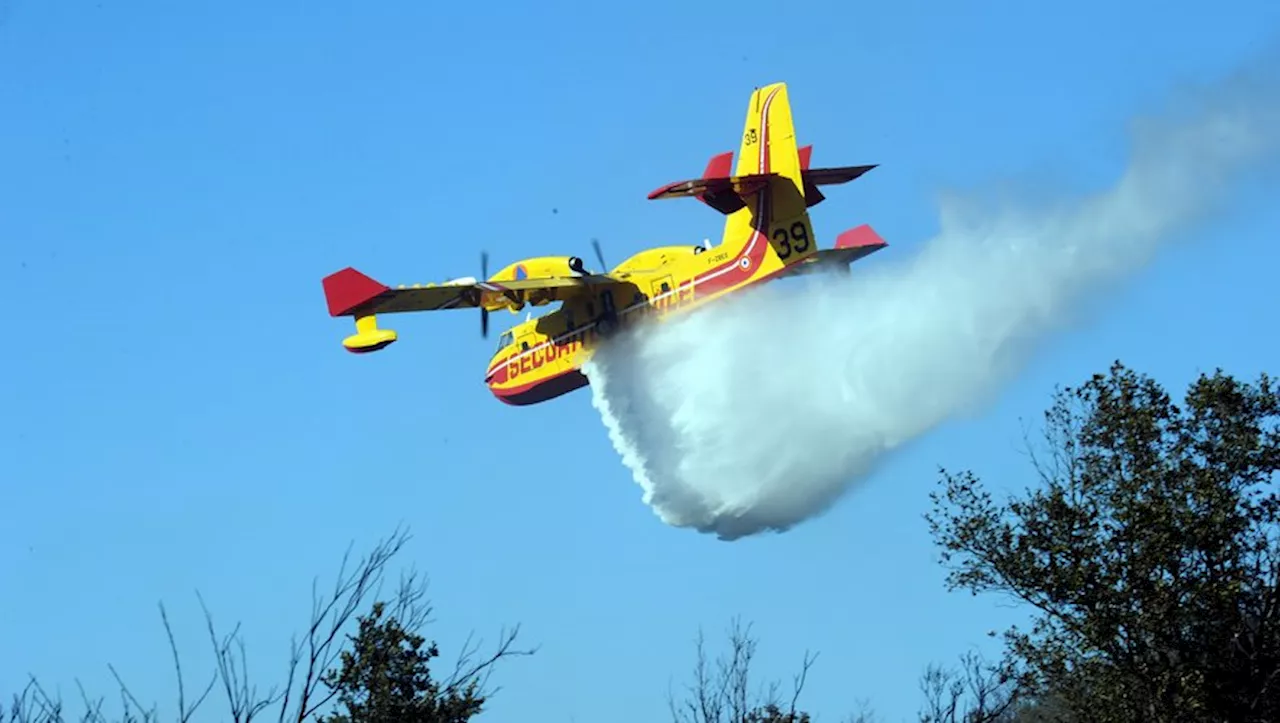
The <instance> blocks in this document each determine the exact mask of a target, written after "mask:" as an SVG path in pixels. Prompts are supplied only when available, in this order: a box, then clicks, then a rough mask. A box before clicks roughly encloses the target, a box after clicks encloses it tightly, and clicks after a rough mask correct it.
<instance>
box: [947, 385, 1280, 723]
mask: <svg viewBox="0 0 1280 723" xmlns="http://www.w3.org/2000/svg"><path fill="white" fill-rule="evenodd" d="M1278 419H1280V397H1278V395H1277V391H1276V390H1275V389H1274V388H1273V385H1272V382H1271V380H1270V379H1269V378H1268V377H1267V376H1266V375H1261V376H1260V377H1259V378H1258V380H1257V381H1256V382H1253V383H1245V382H1241V381H1238V380H1236V379H1235V378H1233V377H1231V376H1229V375H1226V374H1224V373H1223V372H1222V371H1221V370H1218V371H1216V372H1215V373H1214V374H1213V375H1201V376H1200V377H1199V378H1198V379H1197V380H1196V381H1195V382H1194V383H1192V384H1191V385H1190V387H1189V389H1188V390H1187V392H1186V395H1185V397H1184V400H1183V403H1182V404H1181V405H1178V404H1175V403H1174V402H1173V401H1172V400H1171V398H1170V397H1169V395H1168V394H1166V392H1165V391H1164V390H1163V389H1162V388H1161V387H1160V385H1158V384H1157V383H1156V382H1155V381H1153V380H1152V379H1150V378H1148V377H1145V376H1142V375H1140V374H1137V373H1135V372H1133V371H1131V370H1129V369H1127V368H1125V367H1124V366H1123V365H1121V364H1120V363H1119V362H1117V363H1116V364H1115V365H1114V366H1113V367H1112V368H1111V370H1110V372H1109V373H1108V374H1105V375H1103V374H1098V375H1094V376H1093V377H1092V378H1091V379H1090V380H1089V381H1088V382H1087V383H1085V384H1084V385H1082V386H1080V387H1078V388H1066V389H1062V390H1059V391H1058V393H1057V394H1056V396H1055V401H1054V404H1053V405H1052V406H1051V408H1050V409H1049V411H1048V412H1046V414H1045V421H1046V424H1045V429H1044V445H1043V447H1041V449H1039V450H1037V449H1035V448H1032V447H1030V445H1029V451H1030V452H1031V460H1032V466H1033V469H1034V470H1035V471H1036V472H1037V473H1038V476H1039V484H1038V485H1035V486H1029V487H1027V488H1026V489H1025V491H1024V492H1022V493H1020V494H1018V495H1013V496H1011V497H1010V498H1009V499H1008V500H1007V501H1005V502H1002V503H997V502H996V501H994V499H993V496H992V494H991V493H990V492H989V491H988V490H986V489H985V488H984V486H983V484H982V483H981V482H980V481H979V480H978V479H977V478H976V477H975V476H974V475H973V474H972V473H970V472H964V473H960V474H951V473H948V472H947V471H946V470H943V471H942V480H941V490H940V491H939V492H936V493H934V495H933V509H932V511H931V512H930V513H929V514H928V515H927V518H928V521H929V524H930V528H931V530H932V533H933V535H934V537H935V539H936V541H937V543H938V544H939V546H940V547H941V549H942V558H943V562H944V564H945V565H947V566H948V567H949V573H948V578H947V583H948V586H949V587H951V588H952V589H967V590H969V591H971V592H972V593H973V594H978V593H988V592H995V593H1001V594H1004V595H1008V596H1012V597H1013V598H1015V599H1017V600H1020V601H1021V602H1023V603H1026V604H1027V605H1029V606H1030V608H1031V610H1032V612H1033V617H1034V623H1033V625H1032V627H1031V628H1030V630H1028V631H1023V630H1019V629H1018V628H1017V627H1016V626H1015V627H1012V628H1010V629H1009V630H1007V631H1006V633H1005V642H1006V654H1007V664H1008V665H1009V666H1010V669H1011V670H1012V669H1016V672H1017V674H1018V683H1019V687H1020V689H1021V690H1023V691H1025V692H1026V693H1027V694H1028V695H1033V696H1037V697H1038V698H1040V699H1042V700H1044V701H1053V703H1054V704H1055V705H1058V706H1061V708H1062V709H1063V710H1065V711H1066V712H1067V713H1070V714H1074V715H1075V716H1077V717H1078V718H1079V719H1082V720H1091V721H1100V722H1106V721H1138V720H1142V721H1173V720H1177V721H1188V722H1193V721H1209V720H1233V721H1264V720H1280V679H1278V678H1280V628H1278V627H1277V624H1278V623H1280V618H1278V616H1277V608H1278V607H1280V588H1278V586H1277V582H1278V580H1280V545H1278V541H1280V537H1278V536H1277V533H1278V532H1280V528H1278V526H1277V522H1278V521H1280V519H1278V518H1280V498H1278V497H1277V492H1276V490H1275V485H1274V483H1275V481H1276V471H1277V469H1280V429H1278V424H1277V422H1278ZM1046 451H1047V454H1046Z"/></svg>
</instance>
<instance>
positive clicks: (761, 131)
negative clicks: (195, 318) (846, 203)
mask: <svg viewBox="0 0 1280 723" xmlns="http://www.w3.org/2000/svg"><path fill="white" fill-rule="evenodd" d="M812 150H813V147H812V146H805V147H804V148H797V146H796V137H795V127H794V125H793V124H792V120H791V104H790V101H789V100H788V98H787V86H786V84H785V83H775V84H773V85H768V86H765V87H763V88H759V89H757V90H756V91H755V92H754V93H752V94H751V100H750V104H749V105H748V108H747V120H746V127H745V128H744V130H743V133H742V141H741V145H740V150H739V152H738V163H737V167H736V168H733V152H732V151H730V152H728V153H723V154H720V155H717V156H715V157H713V158H712V159H711V162H710V163H708V164H707V169H706V171H705V172H704V173H703V176H702V178H699V179H696V180H692V181H682V182H680V183H672V184H669V185H666V186H663V187H662V188H659V189H658V190H656V191H654V192H653V193H650V194H649V198H650V199H659V198H682V197H689V196H692V197H694V198H697V199H698V200H699V201H702V202H703V203H705V204H707V205H708V206H710V207H711V208H713V209H715V210H717V211H719V212H720V213H722V214H724V215H725V224H724V236H723V238H722V240H721V242H720V244H719V245H716V246H712V245H710V244H709V243H704V244H702V245H682V246H665V247H661V248H652V249H648V250H646V251H641V252H640V253H638V254H636V255H634V256H632V257H631V258H629V259H627V260H626V261H624V262H622V263H621V264H619V265H618V266H617V267H615V268H614V269H613V270H612V271H609V272H602V273H592V272H590V271H588V270H587V269H586V268H585V266H584V264H583V261H582V259H580V258H577V257H574V256H543V257H539V258H530V259H525V260H523V261H517V262H515V263H513V264H511V265H509V266H507V267H506V268H504V269H502V270H501V271H499V272H498V273H496V274H494V275H493V276H488V277H487V278H485V279H484V280H477V279H475V278H471V277H468V278H462V279H454V280H452V281H446V282H444V283H442V284H428V285H426V286H419V285H415V286H412V287H409V288H406V287H404V286H401V287H399V288H398V289H392V288H390V287H388V286H385V285H384V284H382V283H379V282H378V281H375V280H373V279H371V278H369V277H368V276H365V275H364V274H362V273H360V272H359V271H356V270H355V269H353V268H346V269H343V270H341V271H338V272H336V273H333V274H330V275H329V276H327V277H325V279H324V282H323V283H324V294H325V299H326V301H327V302H328V305H329V314H330V315H331V316H335V317H337V316H351V317H354V318H355V325H356V333H355V334H353V335H351V336H349V337H347V338H346V339H344V340H343V342H342V343H343V346H345V347H346V348H347V349H348V350H349V351H352V352H355V353H365V352H372V351H377V350H379V349H383V348H385V347H386V346H388V345H389V344H391V343H392V342H394V341H395V340H396V333H395V332H394V331H391V330H390V329H381V328H379V327H378V324H377V321H376V318H375V315H376V314H389V313H396V312H404V311H435V310H440V309H469V308H479V309H480V314H481V329H482V333H485V334H487V331H488V318H489V312H491V311H497V310H499V309H508V310H510V311H511V312H512V313H518V312H520V311H521V310H522V309H524V308H525V307H526V306H544V305H546V304H549V303H551V302H555V301H559V302H562V306H561V308H560V309H557V310H556V311H554V312H551V313H549V314H546V315H545V316H541V317H539V318H536V319H534V318H530V319H527V320H526V321H524V322H523V323H520V324H517V325H515V326H514V327H512V328H511V329H510V330H509V331H506V332H504V333H503V334H502V337H501V339H500V340H499V342H498V350H497V352H496V353H495V354H494V356H493V359H492V361H490V363H489V367H488V371H486V373H485V383H486V384H488V386H489V389H490V390H492V392H493V394H494V395H495V396H497V397H498V399H500V400H502V401H504V402H506V403H508V404H514V405H527V404H537V403H539V402H544V401H547V400H549V399H554V398H555V397H559V396H561V395H564V394H567V393H569V392H571V391H574V390H576V389H580V388H582V387H584V386H586V385H587V383H588V380H587V377H586V375H585V374H583V373H582V365H583V364H584V363H585V362H586V361H587V359H588V358H590V355H591V353H592V351H593V349H594V347H595V345H596V344H597V343H599V341H600V340H601V339H605V338H608V337H609V336H610V335H612V334H614V333H615V332H616V331H617V330H618V329H619V328H620V327H622V326H624V325H628V324H630V323H634V322H635V321H638V320H640V319H642V318H646V317H657V318H662V317H665V316H667V315H669V314H673V313H677V312H684V311H688V310H691V309H694V308H697V307H699V306H702V305H703V304H706V303H708V302H710V301H713V300H715V299H718V298H720V297H722V296H724V295H726V294H729V293H732V292H734V291H738V290H740V289H743V288H746V287H748V286H752V285H754V284H759V283H763V282H765V281H769V280H772V279H776V278H780V277H784V276H791V275H795V274H801V273H809V272H812V271H817V270H825V269H830V270H834V271H836V272H838V273H844V274H847V273H849V266H848V265H849V264H850V263H852V262H853V261H856V260H858V259H860V258H862V257H863V256H866V255H867V254H870V253H872V252H874V251H878V250H879V249H881V248H883V247H884V246H885V245H886V244H885V242H884V241H883V240H882V239H881V238H880V237H879V236H878V235H877V234H876V232H875V231H873V230H872V229H871V227H869V226H866V225H863V226H859V227H857V228H854V229H851V230H849V231H845V232H844V233H842V234H840V235H839V236H837V237H836V242H835V247H834V248H832V249H824V250H819V249H818V247H817V240H816V236H815V235H814V232H813V225H812V224H811V222H810V220H809V211H808V209H809V208H810V207H811V206H813V205H815V204H817V203H819V202H821V201H822V200H823V199H824V196H823V195H822V193H821V192H820V191H819V190H818V186H823V185H830V184H839V183H847V182H849V181H852V180H854V179H855V178H858V177H859V176H861V175H862V174H864V173H866V172H867V171H869V170H871V169H872V168H875V165H869V166H848V167H843V168H815V169H811V168H809V158H810V155H811V153H812ZM596 255H597V257H598V258H599V257H600V249H599V246H598V245H596ZM481 259H482V260H481V265H482V271H481V273H482V275H485V272H486V269H484V266H486V265H487V264H486V260H485V256H483V255H482V257H481ZM600 262H601V263H600V265H601V267H605V264H604V261H603V259H602V258H601V259H600Z"/></svg>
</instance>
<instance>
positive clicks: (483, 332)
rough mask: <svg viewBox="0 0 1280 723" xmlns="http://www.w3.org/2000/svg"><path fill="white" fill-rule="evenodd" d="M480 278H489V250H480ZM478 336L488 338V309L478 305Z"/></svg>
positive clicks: (486, 279)
mask: <svg viewBox="0 0 1280 723" xmlns="http://www.w3.org/2000/svg"><path fill="white" fill-rule="evenodd" d="M480 278H481V279H484V280H485V281H488V280H489V252H488V251H481V252H480ZM480 338H482V339H488V338H489V310H488V309H486V308H484V307H483V306H482V307H480Z"/></svg>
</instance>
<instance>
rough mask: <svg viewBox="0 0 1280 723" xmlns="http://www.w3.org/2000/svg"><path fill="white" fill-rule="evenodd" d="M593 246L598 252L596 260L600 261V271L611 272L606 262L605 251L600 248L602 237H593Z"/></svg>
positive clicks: (603, 272)
mask: <svg viewBox="0 0 1280 723" xmlns="http://www.w3.org/2000/svg"><path fill="white" fill-rule="evenodd" d="M591 248H592V249H594V250H595V252H596V260H597V261H599V262H600V273H602V274H607V273H609V265H608V264H606V263H605V262H604V252H602V251H601V250H600V239H594V238H593V239H591Z"/></svg>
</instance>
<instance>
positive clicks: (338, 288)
mask: <svg viewBox="0 0 1280 723" xmlns="http://www.w3.org/2000/svg"><path fill="white" fill-rule="evenodd" d="M323 283H324V296H325V301H326V302H327V303H328V305H329V315H330V316H364V315H368V314H394V313H398V312H403V311H443V310H445V309H474V308H477V307H479V306H482V305H490V304H492V303H498V300H499V299H502V298H504V297H505V298H507V299H510V300H512V301H516V300H521V301H523V300H524V299H525V297H526V296H527V295H529V294H531V293H532V292H543V293H541V294H540V296H541V297H543V298H546V299H549V300H551V301H563V300H564V299H566V298H568V297H570V296H572V295H573V294H576V293H579V292H581V291H583V290H585V289H598V288H603V287H609V286H615V287H617V286H621V285H622V284H623V282H621V281H619V280H618V279H615V278H614V277H612V276H608V275H605V274H593V275H589V276H548V277H542V278H533V279H519V280H513V281H502V282H492V281H481V280H477V279H464V280H459V281H451V282H447V283H443V284H429V285H426V286H413V287H400V288H397V289H393V288H391V287H390V286H387V285H386V284H383V283H382V282H379V281H376V280H374V279H371V278H369V277H368V276H366V275H365V274H363V273H361V272H359V271H357V270H355V269H353V268H350V267H348V268H345V269H343V270H341V271H337V272H335V273H332V274H330V275H328V276H326V277H325V278H324V282H323Z"/></svg>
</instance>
